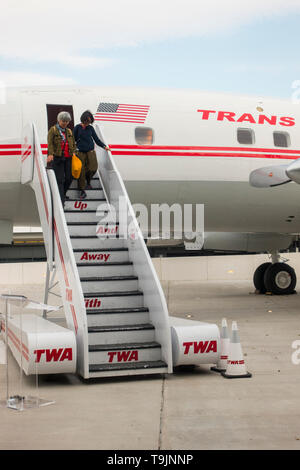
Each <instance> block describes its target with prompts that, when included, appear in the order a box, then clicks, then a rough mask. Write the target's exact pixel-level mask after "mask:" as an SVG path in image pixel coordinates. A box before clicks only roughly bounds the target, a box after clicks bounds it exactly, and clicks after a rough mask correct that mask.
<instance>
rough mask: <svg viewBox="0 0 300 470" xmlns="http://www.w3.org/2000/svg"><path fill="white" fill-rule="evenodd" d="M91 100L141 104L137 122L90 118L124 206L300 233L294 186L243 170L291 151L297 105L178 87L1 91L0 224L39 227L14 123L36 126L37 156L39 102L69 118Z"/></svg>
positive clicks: (296, 146)
mask: <svg viewBox="0 0 300 470" xmlns="http://www.w3.org/2000/svg"><path fill="white" fill-rule="evenodd" d="M100 103H114V104H120V103H121V104H130V105H134V106H140V105H143V106H145V107H149V108H147V112H146V116H145V118H144V119H142V120H141V121H140V122H138V119H137V118H136V117H134V109H133V112H131V116H130V117H128V114H127V118H126V113H125V118H124V117H123V116H124V115H123V114H122V113H120V115H119V118H118V114H115V113H112V114H111V116H113V115H114V116H113V120H109V116H108V120H105V119H101V120H100V121H96V122H97V124H98V125H99V126H100V127H101V129H102V130H103V133H104V136H105V139H106V143H107V144H108V145H109V146H110V147H111V149H112V154H113V157H114V159H115V162H116V165H117V167H118V169H119V171H120V173H121V176H122V178H123V180H124V182H125V185H126V188H127V191H128V194H129V197H130V199H131V202H132V203H143V204H145V205H150V204H151V203H158V204H162V203H167V204H169V205H172V204H174V203H180V204H191V203H194V204H196V203H198V204H204V211H205V224H204V229H205V231H207V232H242V233H253V232H257V233H266V234H267V233H280V234H291V233H292V234H297V233H300V207H299V203H298V201H299V199H300V187H299V186H298V185H297V184H296V183H293V182H292V183H289V184H285V185H282V186H278V187H274V188H268V189H258V188H253V187H251V186H250V185H249V174H250V172H251V171H252V170H254V169H256V168H259V167H263V166H268V165H276V164H278V165H282V164H285V163H291V162H292V161H293V160H295V159H297V158H299V157H300V113H299V110H298V107H297V106H296V105H294V104H292V103H291V102H288V101H283V100H282V101H281V100H273V99H259V98H257V99H256V98H255V97H243V96H234V95H221V94H213V93H202V92H192V91H182V90H130V89H106V88H100V87H99V88H79V87H78V88H76V87H72V88H59V89H56V88H38V89H37V88H35V89H33V88H32V89H8V91H7V94H6V103H5V104H0V121H1V130H0V221H1V220H10V221H12V222H13V225H15V226H18V225H19V226H24V225H31V226H37V225H39V219H38V213H37V209H36V203H35V196H34V193H33V191H32V190H31V188H30V187H27V186H26V185H22V184H21V149H20V145H21V143H22V129H23V127H24V126H25V125H26V124H27V123H28V122H34V123H35V124H36V126H37V130H38V133H39V136H40V141H41V143H42V145H43V148H44V152H45V153H46V145H47V133H48V117H47V105H66V106H67V105H68V106H72V107H73V108H72V109H73V113H74V122H75V124H77V123H78V122H80V115H81V114H82V112H83V111H85V110H86V109H89V110H90V111H91V112H92V113H93V114H97V108H98V106H99V104H100ZM107 114H108V115H109V113H107ZM137 114H138V113H137ZM132 116H133V117H132ZM126 119H127V120H126ZM128 120H129V121H128ZM137 127H142V128H145V127H146V128H151V129H152V132H153V142H152V144H150V145H141V144H138V143H137V141H136V139H135V129H136V128H137ZM238 129H242V130H243V129H250V130H251V132H252V135H253V139H254V140H253V143H252V144H249V143H248V144H243V143H240V142H239V141H238V140H237V131H238ZM274 132H277V133H280V134H282V133H284V134H285V135H286V136H287V137H286V139H287V141H288V146H287V147H279V146H276V145H274V135H273V133H274Z"/></svg>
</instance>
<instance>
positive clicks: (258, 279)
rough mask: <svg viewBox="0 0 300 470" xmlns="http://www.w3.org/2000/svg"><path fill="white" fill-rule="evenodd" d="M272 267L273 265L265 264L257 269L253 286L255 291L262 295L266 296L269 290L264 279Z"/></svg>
mask: <svg viewBox="0 0 300 470" xmlns="http://www.w3.org/2000/svg"><path fill="white" fill-rule="evenodd" d="M270 266H272V263H263V264H261V265H260V266H258V268H257V269H256V271H255V273H254V276H253V284H254V286H255V289H256V290H258V291H259V292H260V293H261V294H265V293H266V291H267V289H266V286H265V283H264V277H265V272H266V270H267V269H268V268H269V267H270Z"/></svg>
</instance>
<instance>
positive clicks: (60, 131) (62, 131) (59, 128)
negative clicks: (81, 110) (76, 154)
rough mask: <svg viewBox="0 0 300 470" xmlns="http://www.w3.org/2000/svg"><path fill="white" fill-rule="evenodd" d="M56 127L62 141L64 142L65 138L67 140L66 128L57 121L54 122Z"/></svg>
mask: <svg viewBox="0 0 300 470" xmlns="http://www.w3.org/2000/svg"><path fill="white" fill-rule="evenodd" d="M56 127H57V129H58V131H59V133H60V136H61V138H62V140H63V142H64V143H65V142H66V140H67V129H63V128H62V127H60V125H59V124H58V123H57V124H56Z"/></svg>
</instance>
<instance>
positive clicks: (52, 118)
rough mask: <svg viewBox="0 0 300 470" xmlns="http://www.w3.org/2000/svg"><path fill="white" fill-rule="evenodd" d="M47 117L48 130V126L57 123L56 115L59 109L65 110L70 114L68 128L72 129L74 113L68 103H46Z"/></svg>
mask: <svg viewBox="0 0 300 470" xmlns="http://www.w3.org/2000/svg"><path fill="white" fill-rule="evenodd" d="M46 106H47V119H48V130H49V129H50V127H52V126H54V125H55V124H56V123H57V115H58V113H60V112H61V111H67V112H68V113H70V115H71V118H72V120H71V122H70V124H69V126H68V127H69V129H72V130H73V129H74V114H73V106H71V105H69V104H47V105H46Z"/></svg>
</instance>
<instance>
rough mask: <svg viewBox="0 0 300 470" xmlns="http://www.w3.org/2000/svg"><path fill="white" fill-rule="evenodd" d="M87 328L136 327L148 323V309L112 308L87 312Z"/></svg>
mask: <svg viewBox="0 0 300 470" xmlns="http://www.w3.org/2000/svg"><path fill="white" fill-rule="evenodd" d="M86 313H87V323H88V326H99V325H101V326H109V325H138V324H143V323H149V309H148V308H146V307H140V308H113V309H103V310H97V309H91V310H87V312H86Z"/></svg>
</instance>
